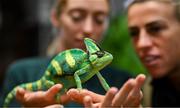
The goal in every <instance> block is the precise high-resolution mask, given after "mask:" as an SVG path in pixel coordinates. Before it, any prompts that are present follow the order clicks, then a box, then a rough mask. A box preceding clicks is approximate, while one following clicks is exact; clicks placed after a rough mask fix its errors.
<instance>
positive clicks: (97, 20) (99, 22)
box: [94, 15, 107, 25]
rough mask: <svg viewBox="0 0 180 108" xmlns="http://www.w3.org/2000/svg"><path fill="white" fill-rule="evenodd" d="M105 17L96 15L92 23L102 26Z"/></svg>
mask: <svg viewBox="0 0 180 108" xmlns="http://www.w3.org/2000/svg"><path fill="white" fill-rule="evenodd" d="M106 19H107V17H106V16H104V15H97V16H94V21H95V23H96V24H99V25H101V24H103V23H104V22H105V21H106Z"/></svg>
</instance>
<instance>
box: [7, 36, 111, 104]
mask: <svg viewBox="0 0 180 108" xmlns="http://www.w3.org/2000/svg"><path fill="white" fill-rule="evenodd" d="M84 43H85V45H86V48H87V52H85V51H83V50H80V49H77V48H75V49H70V50H65V51H63V52H61V53H59V54H58V55H57V56H55V57H54V58H53V59H52V61H51V62H50V64H49V66H48V67H47V69H46V71H45V73H44V75H43V76H42V77H41V79H39V80H37V81H35V82H32V83H26V84H21V85H18V86H16V87H15V88H14V89H13V90H12V91H11V92H10V93H9V94H8V95H7V97H6V99H5V101H4V107H7V106H8V105H9V103H10V102H11V100H12V99H13V98H14V97H15V95H16V91H17V87H22V88H24V89H26V90H29V91H37V90H46V89H48V88H50V87H51V86H53V85H55V84H57V83H60V84H63V88H62V89H61V90H60V92H59V93H58V94H57V95H56V97H55V98H56V101H59V97H60V95H62V94H63V93H65V92H66V91H67V90H68V89H69V88H72V87H76V86H77V89H79V90H81V89H82V83H84V82H86V81H88V80H89V79H90V78H91V77H93V76H94V75H95V74H96V75H97V77H98V78H99V81H100V83H101V85H102V86H103V88H104V89H105V90H106V91H107V90H109V85H108V84H107V83H106V81H105V79H104V78H103V77H102V75H101V74H100V72H99V71H100V70H101V69H102V68H104V67H105V66H107V65H108V64H109V63H110V62H111V61H112V60H113V56H112V55H111V54H110V53H108V52H106V51H103V50H102V49H101V48H100V47H99V46H98V45H97V44H96V43H95V42H94V41H93V40H92V39H89V38H85V39H84Z"/></svg>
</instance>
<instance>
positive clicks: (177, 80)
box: [169, 68, 180, 91]
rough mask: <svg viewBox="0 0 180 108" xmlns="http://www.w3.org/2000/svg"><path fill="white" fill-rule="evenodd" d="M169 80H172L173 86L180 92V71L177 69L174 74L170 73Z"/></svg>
mask: <svg viewBox="0 0 180 108" xmlns="http://www.w3.org/2000/svg"><path fill="white" fill-rule="evenodd" d="M170 73H171V74H170V75H169V79H170V80H171V83H172V85H173V86H174V87H175V88H176V89H177V90H178V91H180V86H179V84H180V69H179V68H178V69H176V70H174V71H173V72H170Z"/></svg>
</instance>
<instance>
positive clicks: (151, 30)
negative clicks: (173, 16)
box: [147, 26, 163, 34]
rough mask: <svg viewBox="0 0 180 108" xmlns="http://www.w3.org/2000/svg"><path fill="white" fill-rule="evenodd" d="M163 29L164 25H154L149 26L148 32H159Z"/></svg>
mask: <svg viewBox="0 0 180 108" xmlns="http://www.w3.org/2000/svg"><path fill="white" fill-rule="evenodd" d="M162 29H163V27H161V26H152V27H149V28H147V32H149V33H153V34H154V33H159V32H160V31H161V30H162Z"/></svg>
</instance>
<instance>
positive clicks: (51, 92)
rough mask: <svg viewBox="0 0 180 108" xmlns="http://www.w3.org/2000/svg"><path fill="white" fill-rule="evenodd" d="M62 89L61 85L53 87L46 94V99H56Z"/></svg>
mask: <svg viewBox="0 0 180 108" xmlns="http://www.w3.org/2000/svg"><path fill="white" fill-rule="evenodd" d="M60 89H62V85H61V84H56V85H54V86H52V87H51V88H50V89H48V91H47V92H46V93H45V95H46V97H48V98H54V96H55V95H56V94H57V93H58V92H59V91H60Z"/></svg>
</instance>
